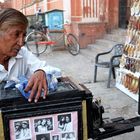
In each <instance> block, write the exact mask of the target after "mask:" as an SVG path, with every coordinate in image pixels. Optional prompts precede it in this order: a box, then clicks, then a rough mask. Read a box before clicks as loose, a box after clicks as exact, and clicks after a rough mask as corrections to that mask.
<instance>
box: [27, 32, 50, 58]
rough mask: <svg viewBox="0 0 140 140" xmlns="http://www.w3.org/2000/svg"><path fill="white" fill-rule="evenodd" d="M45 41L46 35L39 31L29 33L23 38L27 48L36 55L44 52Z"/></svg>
mask: <svg viewBox="0 0 140 140" xmlns="http://www.w3.org/2000/svg"><path fill="white" fill-rule="evenodd" d="M47 41H48V38H47V36H46V35H45V34H44V33H42V32H39V31H33V32H31V33H29V34H28V35H27V37H26V39H25V42H26V46H27V48H28V50H29V51H31V52H32V53H33V54H36V55H38V56H39V54H42V53H44V52H45V51H46V49H47V48H48V44H47Z"/></svg>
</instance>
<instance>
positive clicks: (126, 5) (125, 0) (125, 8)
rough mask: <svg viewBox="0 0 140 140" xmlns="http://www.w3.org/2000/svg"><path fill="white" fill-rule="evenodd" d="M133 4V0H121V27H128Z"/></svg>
mask: <svg viewBox="0 0 140 140" xmlns="http://www.w3.org/2000/svg"><path fill="white" fill-rule="evenodd" d="M131 4H132V0H119V28H123V29H126V28H127V25H128V22H129V18H130V7H131Z"/></svg>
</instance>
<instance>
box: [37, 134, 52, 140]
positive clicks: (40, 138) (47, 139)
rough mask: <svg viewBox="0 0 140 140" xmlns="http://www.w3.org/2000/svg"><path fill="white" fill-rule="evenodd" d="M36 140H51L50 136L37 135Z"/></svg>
mask: <svg viewBox="0 0 140 140" xmlns="http://www.w3.org/2000/svg"><path fill="white" fill-rule="evenodd" d="M36 140H51V139H50V134H49V133H48V134H39V135H36Z"/></svg>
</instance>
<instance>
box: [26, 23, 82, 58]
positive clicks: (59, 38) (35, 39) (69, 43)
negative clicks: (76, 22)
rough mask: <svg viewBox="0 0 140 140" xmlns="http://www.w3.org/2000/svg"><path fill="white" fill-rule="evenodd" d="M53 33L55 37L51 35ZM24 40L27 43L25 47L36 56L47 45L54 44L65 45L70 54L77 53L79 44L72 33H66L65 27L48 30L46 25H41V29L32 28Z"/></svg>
mask: <svg viewBox="0 0 140 140" xmlns="http://www.w3.org/2000/svg"><path fill="white" fill-rule="evenodd" d="M63 25H65V24H63ZM59 26H60V25H59ZM53 34H54V36H55V37H53ZM57 34H59V35H57ZM60 34H61V35H60ZM26 42H27V44H28V45H27V48H28V49H29V50H30V51H32V52H33V53H34V54H37V55H38V56H39V54H41V53H43V52H45V50H46V49H47V47H49V46H50V48H52V47H54V46H55V47H56V46H65V47H66V48H67V49H68V51H69V52H70V53H71V54H72V55H77V54H78V53H79V51H80V45H79V43H78V41H77V38H76V37H75V36H74V35H73V34H72V33H68V32H67V31H66V29H65V27H64V29H63V30H60V31H59V30H55V31H50V30H49V28H48V27H47V26H46V27H43V26H42V30H38V28H34V30H32V32H30V33H29V34H28V35H27V37H26ZM34 46H35V49H34ZM43 47H44V48H43Z"/></svg>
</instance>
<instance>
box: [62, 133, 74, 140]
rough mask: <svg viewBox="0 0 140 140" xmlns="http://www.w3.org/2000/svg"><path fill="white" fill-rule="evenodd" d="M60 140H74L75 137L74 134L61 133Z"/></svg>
mask: <svg viewBox="0 0 140 140" xmlns="http://www.w3.org/2000/svg"><path fill="white" fill-rule="evenodd" d="M61 140H76V136H75V133H74V132H69V133H62V138H61Z"/></svg>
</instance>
